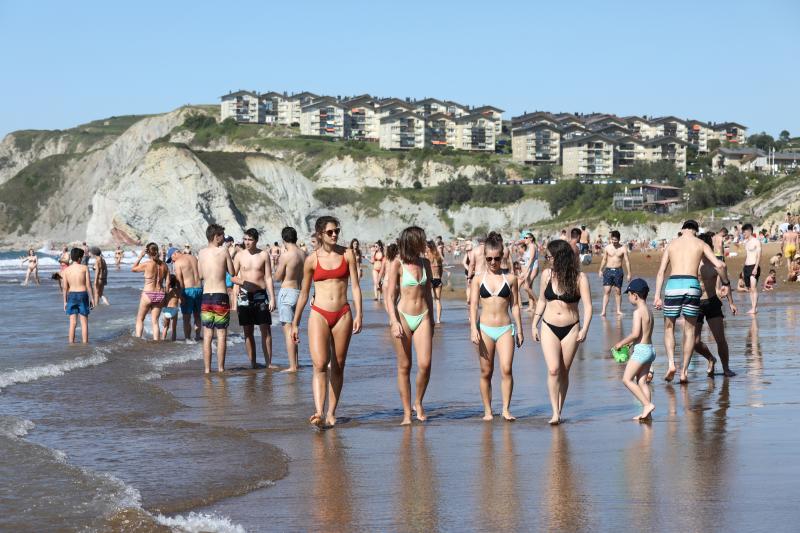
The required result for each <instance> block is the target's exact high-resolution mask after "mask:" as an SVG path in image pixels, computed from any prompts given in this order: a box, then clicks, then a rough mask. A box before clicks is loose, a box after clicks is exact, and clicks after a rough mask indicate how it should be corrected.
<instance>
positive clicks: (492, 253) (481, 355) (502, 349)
mask: <svg viewBox="0 0 800 533" xmlns="http://www.w3.org/2000/svg"><path fill="white" fill-rule="evenodd" d="M503 250H504V246H503V238H502V237H501V236H500V235H499V234H498V233H496V232H494V231H493V232H491V233H489V235H488V236H487V237H486V242H485V243H484V245H483V254H484V257H483V258H484V261H485V264H486V270H485V271H484V273H483V274H482V275H481V276H480V277H478V276H475V278H473V280H472V283H471V285H470V292H471V294H470V299H469V302H470V304H469V323H470V338H471V340H472V343H473V344H475V345H476V346H477V347H478V361H479V363H480V367H481V378H480V389H481V399H482V400H483V419H484V420H491V419H492V418H494V415H493V414H492V374H494V359H495V354H498V355H499V357H500V372H501V375H502V381H501V390H502V395H503V413H502V414H503V418H504V419H506V420H508V421H513V420H515V418H514V416H513V415H512V414H511V410H510V405H511V394H512V392H513V391H514V376H513V374H512V371H511V367H512V364H513V362H514V346H515V345H516V347H517V348H519V347H520V346H522V342H523V340H524V337H523V333H522V318H521V314H520V309H519V283H518V281H517V277H516V275H514V274H506V273H505V272H503V268H502V267H501V264H502V260H503ZM479 307H480V316H479V315H478V308H479ZM509 312H510V314H511V316H509Z"/></svg>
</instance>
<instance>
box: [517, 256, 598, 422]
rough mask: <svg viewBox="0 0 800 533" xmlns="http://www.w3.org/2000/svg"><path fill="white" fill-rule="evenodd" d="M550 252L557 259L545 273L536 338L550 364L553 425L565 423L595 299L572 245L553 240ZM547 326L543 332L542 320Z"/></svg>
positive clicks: (535, 316)
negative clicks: (579, 352) (572, 373)
mask: <svg viewBox="0 0 800 533" xmlns="http://www.w3.org/2000/svg"><path fill="white" fill-rule="evenodd" d="M547 252H548V253H549V255H550V256H551V257H552V258H553V264H552V267H551V268H548V269H546V270H545V271H544V272H542V281H541V283H540V284H539V299H538V300H537V302H536V311H535V312H534V313H533V323H532V329H533V338H534V340H535V341H536V342H541V343H542V352H543V353H544V360H545V363H546V364H547V390H548V392H549V393H550V405H551V406H552V408H553V417H552V418H551V419H550V424H551V425H556V424H559V423H561V410H562V409H563V408H564V400H565V399H566V397H567V389H568V388H569V369H570V366H572V361H573V359H574V357H575V352H576V351H577V350H578V344H580V343H582V342H583V341H584V340H585V339H586V332H587V331H589V323H590V322H591V321H592V296H591V293H590V292H589V280H588V278H587V277H586V274H584V273H583V272H581V271H580V270H579V269H578V263H577V261H575V252H574V251H573V249H572V246H570V244H569V242H567V241H564V240H554V241H550V243H549V244H548V245H547ZM580 301H583V325H581V323H580V314H579V312H578V302H580ZM540 320H541V321H542V322H543V323H544V325H543V326H542V328H541V332H540V331H539V329H538V326H539V321H540Z"/></svg>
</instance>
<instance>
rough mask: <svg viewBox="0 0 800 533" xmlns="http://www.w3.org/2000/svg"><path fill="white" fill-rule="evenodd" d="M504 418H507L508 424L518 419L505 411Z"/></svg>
mask: <svg viewBox="0 0 800 533" xmlns="http://www.w3.org/2000/svg"><path fill="white" fill-rule="evenodd" d="M503 418H505V419H506V421H507V422H513V421H514V420H516V419H517V418H516V417H515V416H514V415H512V414H511V413H510V412H508V411H503Z"/></svg>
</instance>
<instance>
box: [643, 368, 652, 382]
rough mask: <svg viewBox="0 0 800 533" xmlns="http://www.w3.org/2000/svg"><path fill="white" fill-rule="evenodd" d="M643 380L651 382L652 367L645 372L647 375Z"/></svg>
mask: <svg viewBox="0 0 800 533" xmlns="http://www.w3.org/2000/svg"><path fill="white" fill-rule="evenodd" d="M644 382H645V383H652V382H653V369H652V368H651V369H650V370H649V371H648V372H647V377H646V378H644Z"/></svg>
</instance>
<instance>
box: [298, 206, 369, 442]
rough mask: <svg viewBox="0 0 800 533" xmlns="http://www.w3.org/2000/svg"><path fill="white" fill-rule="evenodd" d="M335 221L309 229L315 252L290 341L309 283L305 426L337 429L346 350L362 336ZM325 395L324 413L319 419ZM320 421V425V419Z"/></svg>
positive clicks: (351, 260) (352, 274)
mask: <svg viewBox="0 0 800 533" xmlns="http://www.w3.org/2000/svg"><path fill="white" fill-rule="evenodd" d="M341 231H342V230H341V227H340V225H339V220H338V219H336V218H335V217H332V216H322V217H319V218H318V219H317V222H316V224H314V232H315V236H316V238H317V242H318V243H319V247H318V248H317V249H316V250H315V251H314V252H313V253H312V254H311V255H309V256H308V257H307V258H306V260H305V263H304V265H303V285H302V287H301V289H300V297H299V298H298V301H297V309H296V310H295V313H294V320H293V321H292V340H293V341H294V342H295V343H298V342H300V331H299V328H300V319H301V318H302V316H303V308H305V306H306V302H308V293H309V291H310V290H311V283H312V282H313V283H314V303H313V304H312V305H311V313H309V316H308V347H309V350H310V351H311V362H312V363H313V366H314V375H313V377H312V381H311V388H312V391H313V394H314V408H315V411H314V414H313V415H311V417H310V418H309V419H308V421H309V422H310V423H311V424H312V425H314V426H318V427H322V426H328V427H333V426H334V425H336V407H337V405H338V404H339V398H340V396H341V392H342V384H343V383H344V365H345V360H346V359H347V348H348V347H349V345H350V338H351V337H352V335H353V334H356V333H359V332H360V331H361V316H362V315H361V287H360V285H359V284H358V272H357V270H358V266H357V265H356V258H355V255H353V251H352V250H349V249H347V248H345V247H344V246H339V244H338V241H339V234H340V233H341ZM348 281H349V282H350V283H352V291H353V304H354V305H355V308H356V309H355V315H353V311H352V310H351V309H350V304H349V303H348V302H347V286H348ZM326 391H327V402H328V410H327V414H323V413H324V409H325V400H326ZM323 416H324V419H323Z"/></svg>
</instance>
